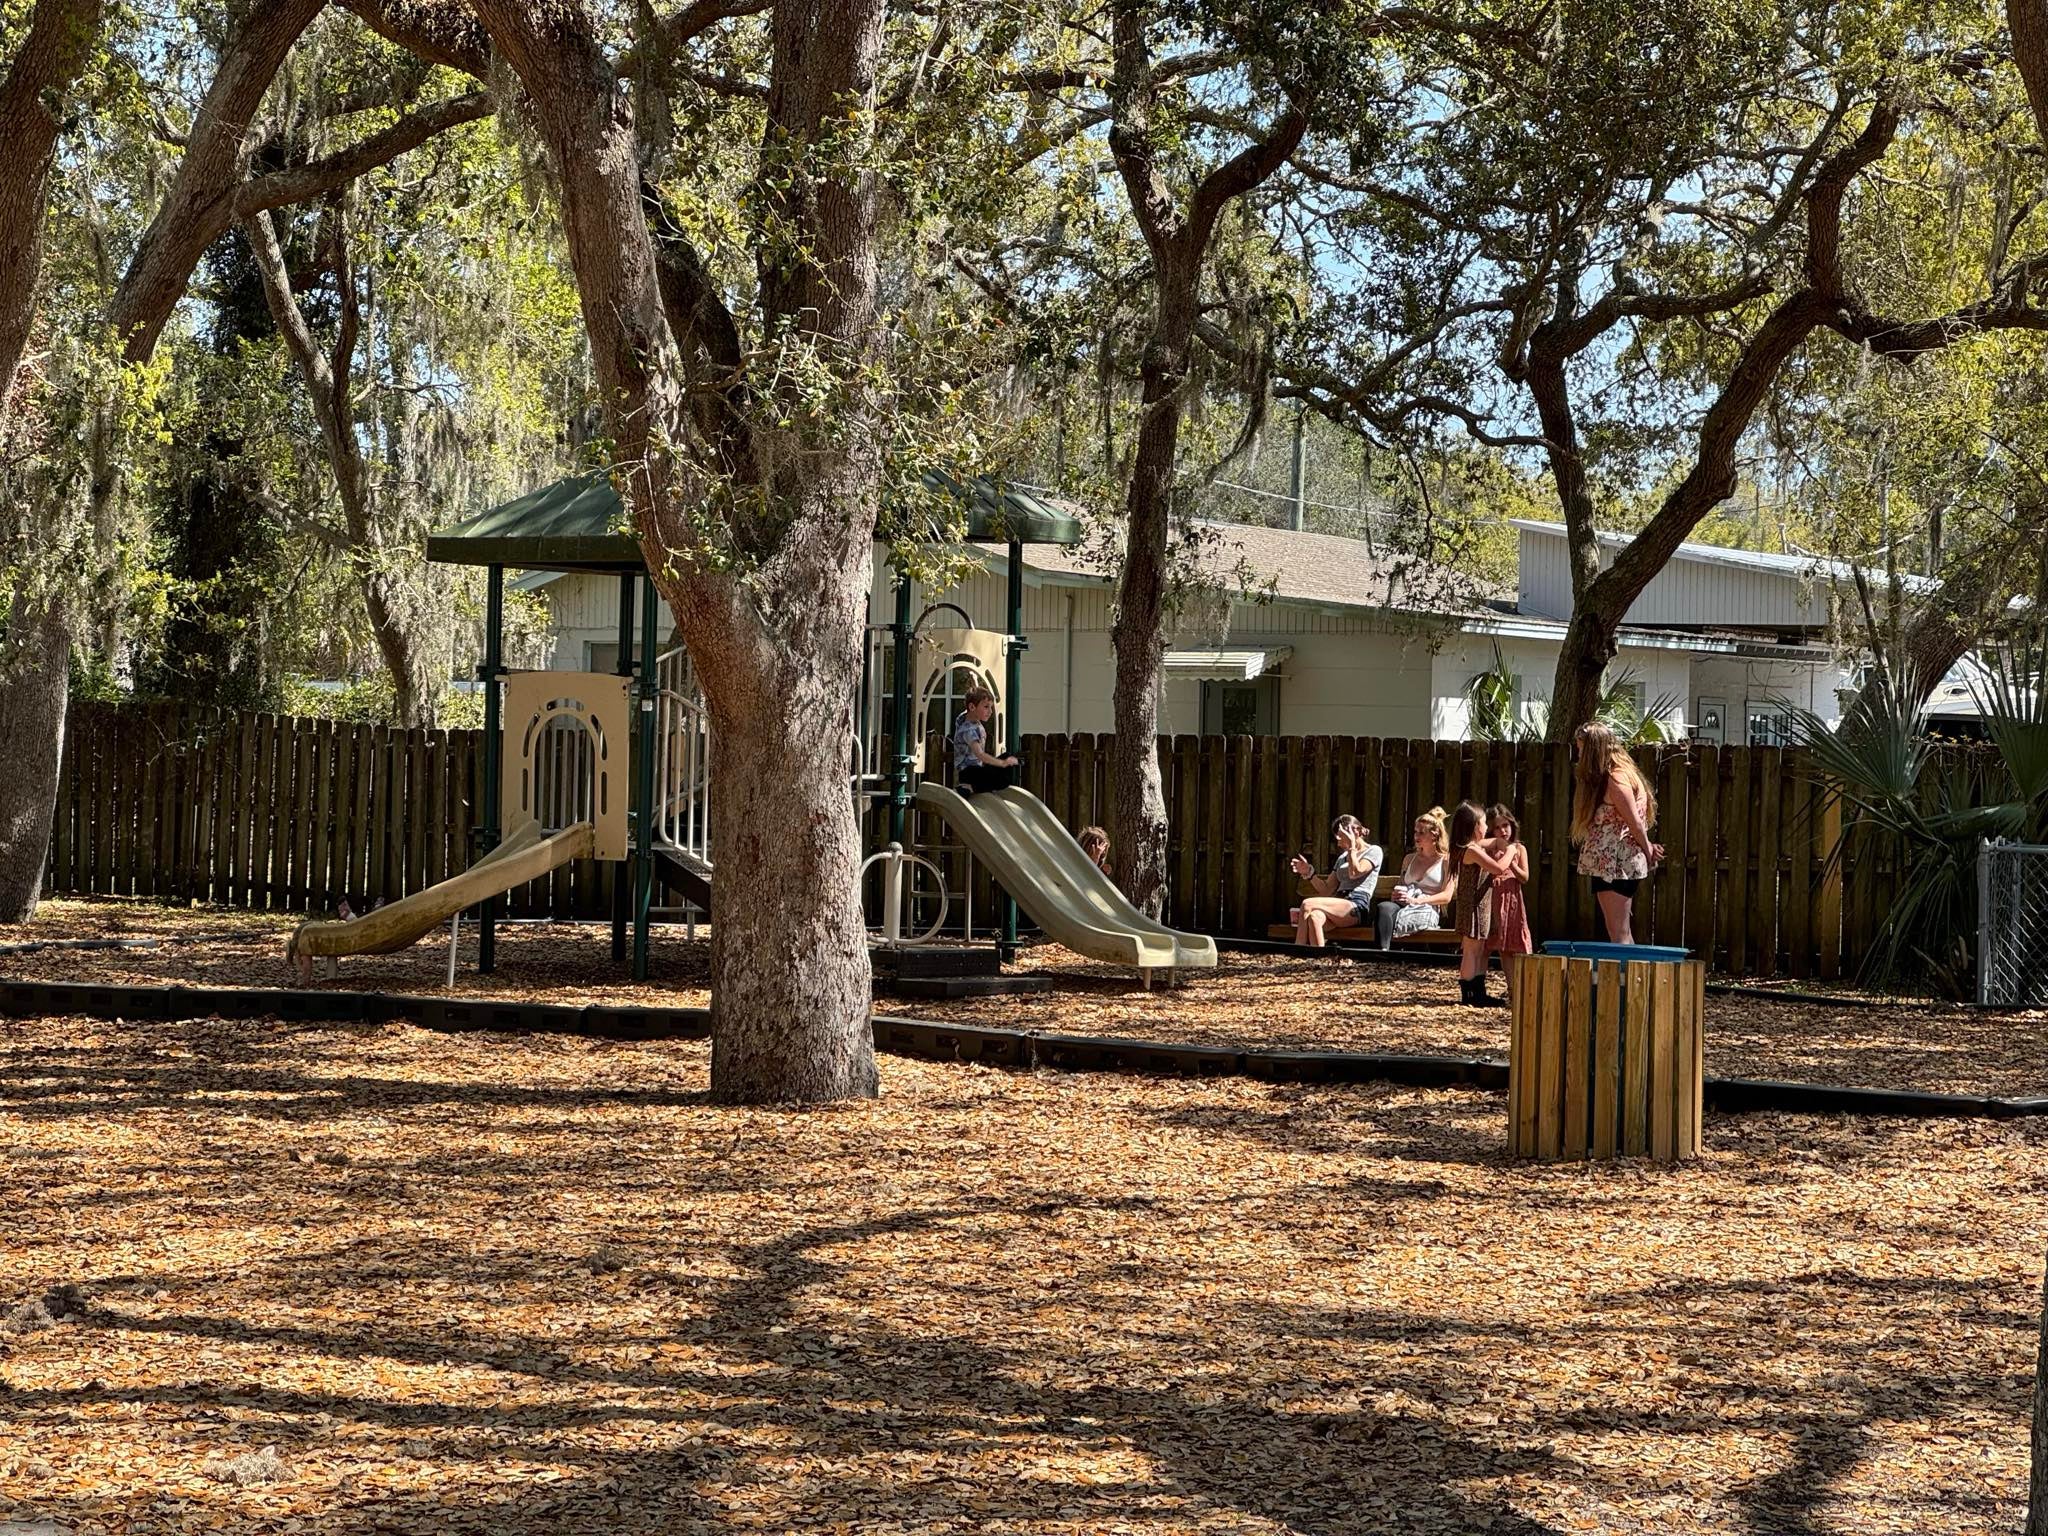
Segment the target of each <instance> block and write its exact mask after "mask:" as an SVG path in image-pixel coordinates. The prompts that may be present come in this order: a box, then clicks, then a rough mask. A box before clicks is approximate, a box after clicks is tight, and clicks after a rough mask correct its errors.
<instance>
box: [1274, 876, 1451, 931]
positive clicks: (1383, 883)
mask: <svg viewBox="0 0 2048 1536" xmlns="http://www.w3.org/2000/svg"><path fill="white" fill-rule="evenodd" d="M1400 883H1401V877H1400V876H1399V875H1381V876H1380V878H1379V883H1378V884H1376V885H1375V886H1374V887H1373V890H1372V899H1373V902H1374V903H1375V904H1378V903H1379V902H1382V901H1391V900H1392V899H1393V895H1394V887H1395V886H1397V885H1399V884H1400ZM1297 894H1299V895H1302V896H1309V895H1313V894H1314V892H1312V891H1311V890H1310V889H1309V888H1308V882H1307V881H1305V880H1304V881H1302V882H1301V884H1300V886H1299V887H1298V888H1297ZM1444 919H1445V926H1444V927H1442V928H1425V929H1423V930H1422V931H1421V932H1420V933H1404V934H1401V935H1400V936H1399V937H1398V938H1396V939H1395V940H1394V947H1395V948H1397V949H1400V948H1407V947H1412V948H1417V949H1437V948H1442V947H1443V946H1445V945H1450V946H1453V947H1455V946H1456V944H1457V942H1458V935H1457V934H1456V933H1455V932H1454V931H1452V929H1451V927H1450V926H1449V922H1450V908H1449V907H1446V908H1444ZM1266 937H1268V938H1271V939H1291V938H1293V937H1294V924H1292V923H1274V924H1272V925H1271V926H1270V927H1268V928H1267V929H1266ZM1323 937H1324V938H1325V939H1326V940H1328V941H1329V942H1330V943H1332V944H1377V943H1378V942H1379V934H1378V933H1376V932H1375V931H1374V930H1373V927H1372V925H1371V924H1370V923H1367V924H1365V925H1364V926H1363V927H1361V926H1359V925H1358V924H1355V923H1346V924H1344V925H1343V926H1341V927H1340V926H1338V925H1337V924H1335V923H1331V924H1328V925H1327V926H1325V927H1324V929H1323Z"/></svg>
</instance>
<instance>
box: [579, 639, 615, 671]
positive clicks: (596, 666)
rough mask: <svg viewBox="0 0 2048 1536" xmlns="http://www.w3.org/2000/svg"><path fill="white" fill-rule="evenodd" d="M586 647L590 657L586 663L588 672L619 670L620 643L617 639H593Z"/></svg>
mask: <svg viewBox="0 0 2048 1536" xmlns="http://www.w3.org/2000/svg"><path fill="white" fill-rule="evenodd" d="M584 649H585V650H586V651H587V652H589V656H590V659H589V661H587V662H586V663H585V664H584V668H583V670H584V671H586V672H616V671H618V670H619V643H618V642H617V641H616V640H593V641H591V642H590V643H589V644H588V645H586V646H585V647H584Z"/></svg>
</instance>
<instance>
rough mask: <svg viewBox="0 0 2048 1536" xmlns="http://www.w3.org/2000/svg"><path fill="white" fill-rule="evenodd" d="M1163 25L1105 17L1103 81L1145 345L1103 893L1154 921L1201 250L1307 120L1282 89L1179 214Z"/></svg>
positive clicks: (1144, 17) (1115, 9)
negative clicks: (1146, 292) (1107, 66)
mask: <svg viewBox="0 0 2048 1536" xmlns="http://www.w3.org/2000/svg"><path fill="white" fill-rule="evenodd" d="M1162 19H1163V16H1162V14H1161V13H1160V12H1159V11H1158V10H1156V9H1155V8H1154V7H1152V6H1150V5H1149V4H1148V3H1147V0H1117V3H1116V4H1114V5H1113V6H1112V7H1111V24H1112V37H1113V47H1114V51H1115V59H1116V68H1115V78H1114V84H1113V88H1112V91H1111V96H1112V100H1113V104H1114V105H1113V121H1112V123H1111V127H1110V133H1109V144H1110V150H1111V152H1112V153H1113V154H1114V155H1115V157H1116V166H1117V172H1118V174H1119V175H1120V176H1121V177H1122V178H1123V183H1124V191H1125V193H1126V195H1127V196H1128V197H1129V198H1130V203H1131V212H1132V214H1133V216H1134V217H1135V218H1136V219H1137V221H1138V228H1139V230H1140V231H1141V232H1142V233H1143V234H1144V236H1145V245H1146V248H1147V249H1148V250H1149V251H1150V252H1151V255H1152V284H1153V295H1154V297H1153V304H1154V309H1153V316H1152V332H1151V335H1150V336H1149V337H1147V338H1146V342H1145V353H1144V357H1143V359H1142V361H1141V362H1140V364H1139V373H1140V376H1141V381H1142V384H1143V401H1144V411H1145V414H1144V419H1143V420H1142V421H1141V422H1140V423H1139V425H1138V440H1137V446H1136V450H1135V454H1134V457H1133V462H1132V465H1131V483H1130V488H1129V490H1128V492H1127V493H1126V495H1125V499H1124V518H1125V532H1124V567H1123V573H1122V575H1121V577H1120V578H1119V581H1118V584H1117V614H1116V624H1115V627H1114V629H1113V630H1112V631H1111V641H1112V643H1113V645H1114V646H1115V650H1116V684H1115V688H1114V693H1113V703H1114V708H1115V714H1116V745H1115V747H1114V749H1113V750H1112V752H1111V757H1110V769H1111V773H1112V775H1113V778H1112V782H1113V783H1114V785H1115V786H1116V826H1115V828H1114V829H1113V836H1112V839H1111V846H1112V848H1113V849H1114V857H1115V860H1116V880H1117V884H1118V885H1120V886H1122V887H1123V891H1124V894H1125V895H1126V896H1128V897H1129V898H1130V900H1131V902H1132V904H1133V905H1135V906H1136V907H1138V908H1139V910H1141V911H1144V912H1148V913H1150V914H1152V915H1153V916H1155V917H1156V916H1158V915H1159V912H1160V910H1161V908H1162V907H1163V905H1164V903H1165V899H1166V830H1167V821H1166V793H1165V788H1164V786H1163V785H1162V784H1161V783H1160V778H1159V750H1158V733H1159V685H1160V668H1161V664H1162V663H1163V661H1164V660H1165V656H1166V622H1167V619H1168V617H1169V614H1168V602H1167V597H1168V583H1169V580H1170V574H1169V572H1168V570H1167V551H1168V547H1169V541H1170V535H1171V532H1172V525H1173V517H1174V506H1173V475H1174V468H1175V458H1176V455H1177V453H1178V450H1179V444H1180V425H1181V420H1182V418H1183V417H1184V416H1185V414H1186V411H1187V403H1188V395H1189V393H1190V390H1191V388H1192V385H1191V382H1190V368H1191V365H1192V362H1193V354H1194V337H1195V322H1196V320H1197V319H1198V318H1199V313H1200V311H1199V306H1200V300H1201V290H1202V271H1203V268H1204V267H1205V266H1206V264H1207V262H1208V259H1209V241H1210V237H1211V236H1212V235H1213V234H1214V233H1215V229H1216V222H1217V220H1218V219H1219V218H1220V217H1221V216H1222V213H1223V210H1224V209H1225V208H1226V207H1228V206H1229V205H1230V203H1231V202H1233V201H1234V200H1235V199H1237V198H1239V197H1242V196H1244V194H1246V193H1247V192H1249V191H1251V190H1252V189H1253V188H1255V187H1257V186H1259V185H1260V184H1261V183H1262V182H1264V181H1265V180H1266V179H1267V178H1268V177H1270V176H1272V175H1273V173H1274V172H1276V171H1278V170H1279V169H1280V167H1281V166H1283V165H1285V164H1286V163H1287V157H1288V156H1289V155H1291V154H1293V153H1294V151H1295V149H1296V148H1298V147H1299V146H1300V144H1301V141H1302V138H1303V136H1304V135H1305V134H1306V133H1307V131H1308V115H1307V112H1306V110H1305V107H1304V105H1303V103H1302V102H1300V101H1296V100H1295V99H1294V93H1293V90H1292V89H1290V91H1289V95H1288V100H1287V103H1286V105H1285V106H1284V107H1283V108H1282V110H1281V111H1280V112H1279V114H1278V115H1277V116H1276V117H1275V118H1274V120H1273V123H1272V126H1271V127H1270V128H1268V129H1267V131H1266V133H1265V135H1264V136H1263V137H1260V138H1256V139H1253V140H1252V141H1251V142H1250V143H1249V144H1247V145H1246V146H1245V147H1244V148H1243V149H1241V150H1239V151H1238V152H1237V153H1236V154H1235V155H1232V156H1231V157H1230V158H1229V159H1228V160H1225V161H1224V162H1223V163H1222V164H1220V165H1218V166H1216V167H1215V168H1214V169H1212V170H1210V171H1209V172H1208V173H1207V174H1206V175H1204V176H1203V177H1202V178H1201V179H1200V180H1199V181H1198V182H1197V183H1196V184H1195V186H1194V188H1193V191H1192V193H1191V195H1190V196H1189V197H1188V198H1187V200H1186V204H1185V206H1183V205H1182V204H1181V203H1180V202H1179V201H1178V200H1177V199H1176V198H1175V196H1174V193H1173V190H1172V188H1171V186H1170V185H1169V183H1168V177H1167V172H1166V168H1165V167H1166V160H1165V158H1164V157H1163V156H1162V153H1161V146H1160V143H1159V142H1158V141H1157V136H1156V135H1155V134H1154V132H1153V129H1154V128H1155V126H1157V120H1158V113H1159V101H1158V97H1157V89H1158V82H1157V79H1156V77H1155V76H1154V74H1153V69H1152V56H1151V46H1150V43H1149V40H1148V35H1147V34H1148V29H1149V28H1150V27H1151V26H1152V25H1153V24H1154V23H1156V22H1158V21H1160V20H1162Z"/></svg>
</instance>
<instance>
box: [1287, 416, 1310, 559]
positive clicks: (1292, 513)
mask: <svg viewBox="0 0 2048 1536" xmlns="http://www.w3.org/2000/svg"><path fill="white" fill-rule="evenodd" d="M1307 469H1308V406H1307V404H1306V403H1304V402H1301V401H1297V402H1296V403H1295V406H1294V462H1293V465H1292V467H1291V469H1290V470H1289V473H1288V477H1287V492H1288V501H1287V526H1288V527H1289V528H1291V529H1293V530H1294V531H1295V532H1296V533H1299V532H1301V530H1302V525H1303V524H1304V523H1305V522H1306V521H1307V517H1306V514H1307V512H1308V475H1307Z"/></svg>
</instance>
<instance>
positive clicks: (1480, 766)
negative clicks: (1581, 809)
mask: <svg viewBox="0 0 2048 1536" xmlns="http://www.w3.org/2000/svg"><path fill="white" fill-rule="evenodd" d="M1025 740H1026V746H1025V754H1024V755H1025V762H1026V783H1027V785H1028V787H1029V788H1030V789H1031V790H1032V791H1033V792H1034V793H1036V794H1038V795H1040V796H1042V797H1043V798H1044V799H1045V800H1046V801H1047V803H1048V804H1050V805H1051V806H1052V808H1053V810H1054V812H1055V814H1057V815H1058V816H1059V817H1060V818H1061V819H1062V820H1063V821H1064V822H1066V824H1067V825H1069V826H1072V827H1079V826H1084V825H1086V824H1088V823H1090V822H1094V823H1096V824H1099V825H1101V826H1104V827H1113V826H1114V824H1115V822H1114V810H1115V807H1114V796H1113V793H1112V786H1111V785H1110V782H1109V773H1108V763H1109V745H1110V738H1108V737H1092V736H1086V735H1079V736H1046V737H1042V738H1037V739H1035V740H1034V739H1033V738H1030V737H1027V738H1026V739H1025ZM1636 755H1637V759H1638V761H1639V762H1640V763H1641V764H1642V766H1643V770H1644V772H1645V773H1646V774H1648V775H1649V776H1650V781H1651V783H1652V784H1653V785H1654V786H1655V788H1656V792H1657V801H1658V823H1657V827H1656V829H1655V830H1656V836H1657V838H1658V840H1659V841H1660V842H1662V843H1663V844H1664V845H1665V848H1666V849H1667V850H1668V856H1667V861H1666V863H1665V865H1664V866H1663V868H1662V869H1661V870H1660V871H1659V872H1658V873H1657V875H1656V876H1655V877H1654V878H1652V879H1650V880H1647V881H1645V882H1644V883H1643V885H1642V888H1641V889H1640V891H1639V892H1638V894H1637V897H1636V914H1635V933H1636V937H1637V939H1638V940H1640V941H1641V942H1644V943H1654V944H1677V945H1683V946H1684V947H1686V948H1688V949H1691V950H1693V951H1694V952H1695V953H1697V954H1698V955H1699V957H1700V958H1701V959H1703V960H1706V961H1708V962H1709V963H1710V964H1711V965H1712V966H1713V967H1714V968H1715V969H1717V970H1720V971H1723V972H1726V973H1730V974H1734V975H1759V976H1776V975H1787V976H1799V977H1810V976H1822V977H1833V976H1839V975H1841V974H1842V973H1843V971H1844V968H1845V967H1848V968H1851V969H1853V967H1854V965H1855V963H1856V962H1857V960H1859V959H1860V957H1861V956H1862V955H1863V953H1864V952H1865V950H1866V949H1867V948H1868V946H1869V945H1870V943H1871V940H1872V937H1873V935H1874V934H1875V932H1876V925H1877V921H1878V919H1879V918H1880V917H1881V916H1882V913H1883V910H1884V904H1885V901H1886V893H1887V892H1888V891H1889V890H1890V888H1891V886H1892V884H1893V879H1894V873H1895V863H1896V859H1895V849H1894V848H1893V846H1892V845H1891V843H1890V841H1889V840H1888V839H1885V838H1882V837H1879V836H1878V835H1877V834H1876V832H1875V829H1871V828H1866V827H1862V826H1858V827H1854V828H1852V830H1851V835H1850V839H1849V843H1848V846H1847V849H1846V856H1845V858H1844V860H1842V861H1841V862H1840V863H1839V864H1838V865H1837V866H1836V867H1835V868H1834V869H1833V870H1832V871H1830V870H1829V869H1828V867H1827V866H1828V850H1829V849H1830V848H1831V847H1833V845H1834V841H1835V838H1836V835H1837V833H1838V832H1839V830H1840V826H1841V823H1840V815H1841V812H1840V809H1839V807H1830V806H1828V805H1827V796H1826V794H1825V792H1824V790H1823V788H1822V786H1821V785H1820V784H1819V783H1818V781H1817V780H1816V779H1815V778H1814V777H1813V774H1812V772H1811V769H1810V766H1809V763H1808V760H1807V754H1806V753H1805V752H1804V751H1801V750H1790V749H1782V748H1776V747H1713V746H1689V747H1663V748H1645V749H1642V750H1640V751H1638V753H1637V754H1636ZM1160 763H1161V768H1162V770H1163V773H1164V777H1165V790H1166V803H1167V809H1168V814H1169V818H1170V821H1171V826H1172V832H1171V836H1170V840H1169V843H1168V850H1167V861H1168V871H1169V890H1170V893H1171V894H1170V897H1169V902H1170V909H1171V910H1170V912H1169V914H1168V915H1169V918H1170V920H1171V921H1172V922H1174V923H1175V924H1176V925H1177V926H1180V927H1184V928H1191V929H1194V930H1195V931H1197V932H1203V933H1215V934H1237V935H1245V936H1251V935H1257V934H1262V933H1264V931H1265V928H1266V925H1267V924H1268V923H1270V922H1271V921H1273V919H1274V917H1275V916H1278V915H1284V909H1285V908H1286V907H1287V906H1288V905H1289V904H1290V902H1291V901H1292V900H1293V896H1294V889H1295V881H1294V877H1293V875H1292V874H1290V873H1289V872H1288V869H1287V863H1288V860H1289V859H1290V858H1291V857H1292V856H1293V855H1294V854H1295V853H1298V852H1301V851H1303V850H1304V849H1306V850H1307V851H1308V853H1309V856H1310V858H1311V859H1313V860H1314V861H1315V864H1316V866H1317V868H1319V869H1327V868H1328V867H1329V864H1330V859H1331V856H1332V853H1333V851H1334V850H1333V848H1332V845H1331V839H1330V824H1331V822H1332V821H1333V820H1334V819H1335V818H1336V817H1337V816H1339V815H1340V814H1343V813H1344V812H1347V811H1348V812H1350V813H1351V814H1352V815H1355V816H1357V817H1359V818H1360V819H1361V820H1362V821H1364V822H1365V824H1366V825H1367V827H1369V828H1370V829H1371V831H1372V837H1373V840H1374V841H1375V842H1378V843H1380V844H1382V845H1383V846H1384V847H1385V848H1386V849H1387V857H1388V863H1389V866H1390V867H1396V866H1395V860H1397V859H1398V858H1399V857H1400V855H1401V850H1402V849H1403V848H1404V847H1405V846H1406V844H1407V841H1408V829H1409V827H1410V826H1411V825H1412V823H1413V821H1414V819H1415V817H1416V815H1417V814H1419V813H1420V812H1422V811H1425V810H1428V809H1429V808H1430V807H1431V806H1443V807H1444V808H1445V809H1446V810H1447V811H1448V810H1449V809H1450V808H1451V807H1453V806H1455V805H1456V804H1457V803H1458V802H1459V801H1460V800H1464V799H1470V800H1476V801H1479V802H1480V803H1482V804H1485V805H1492V804H1495V803H1497V802H1504V803H1506V804H1507V805H1510V806H1512V807H1514V809H1515V810H1516V811H1517V812H1518V813H1519V814H1520V816H1521V819H1522V820H1521V825H1522V836H1523V839H1524V840H1525V841H1526V842H1527V843H1528V845H1529V852H1530V893H1529V918H1530V926H1531V927H1532V929H1533V930H1534V932H1535V936H1536V938H1537V940H1538V941H1539V942H1540V941H1541V940H1543V939H1544V938H1565V937H1571V938H1590V937H1596V936H1604V935H1599V934H1597V931H1596V930H1597V927H1598V921H1599V918H1598V913H1597V911H1596V910H1595V908H1594V905H1593V895H1592V891H1591V889H1590V887H1589V886H1588V885H1587V883H1586V881H1585V880H1584V879H1582V878H1580V877H1579V876H1578V874H1577V872H1576V869H1575V868H1574V861H1573V855H1572V849H1571V845H1570V837H1569V828H1570V824H1571V801H1572V767H1571V755H1570V749H1569V748H1568V747H1566V746H1563V745H1552V744H1549V743H1505V742H1458V741H1402V740H1381V739H1378V738H1373V737H1331V736H1279V737H1271V736H1268V737H1248V736H1237V737H1223V736H1176V737H1174V738H1172V740H1171V741H1165V740H1162V741H1161V743H1160Z"/></svg>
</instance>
